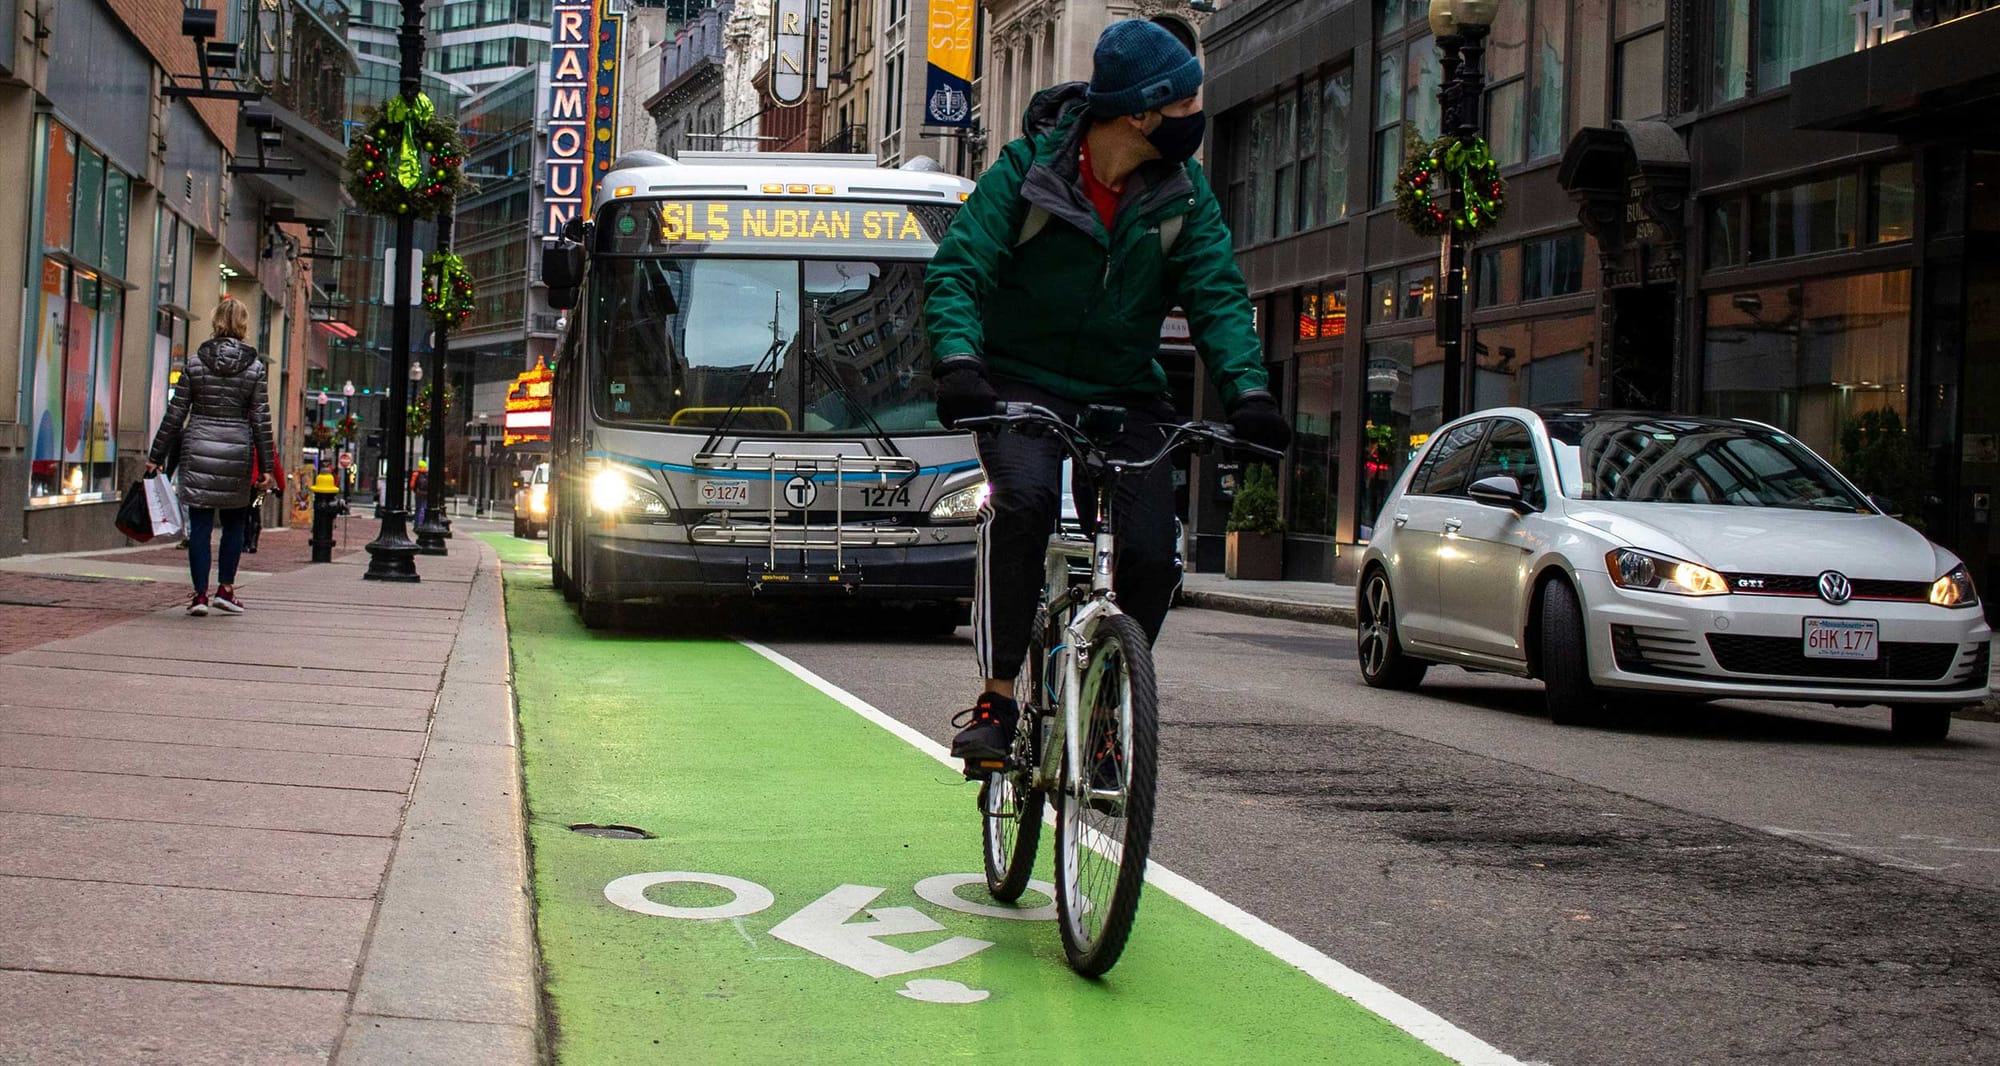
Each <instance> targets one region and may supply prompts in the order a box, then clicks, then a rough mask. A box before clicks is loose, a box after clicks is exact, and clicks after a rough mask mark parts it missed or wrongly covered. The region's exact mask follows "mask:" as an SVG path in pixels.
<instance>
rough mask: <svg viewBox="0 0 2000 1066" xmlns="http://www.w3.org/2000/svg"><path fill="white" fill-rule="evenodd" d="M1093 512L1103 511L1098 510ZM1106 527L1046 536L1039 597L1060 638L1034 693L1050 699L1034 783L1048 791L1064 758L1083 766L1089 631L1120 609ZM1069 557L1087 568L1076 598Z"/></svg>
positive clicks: (1089, 701) (1058, 780)
mask: <svg viewBox="0 0 2000 1066" xmlns="http://www.w3.org/2000/svg"><path fill="white" fill-rule="evenodd" d="M1099 496H1100V504H1102V503H1104V502H1108V501H1107V500H1104V499H1103V498H1104V497H1108V496H1109V493H1106V492H1103V491H1102V490H1101V489H1100V491H1099ZM1098 513H1099V514H1107V513H1108V512H1106V511H1103V510H1100V511H1099V512H1098ZM1109 527H1110V522H1109V521H1108V520H1106V521H1104V522H1103V523H1102V524H1101V526H1100V528H1099V529H1098V531H1097V532H1096V533H1095V534H1094V535H1093V536H1092V537H1091V538H1090V539H1089V540H1084V539H1082V538H1079V537H1065V536H1063V535H1062V534H1059V533H1058V534H1055V535H1053V536H1051V537H1050V538H1049V546H1048V554H1047V555H1046V556H1045V557H1044V562H1043V596H1044V599H1045V602H1046V603H1047V605H1048V608H1047V609H1048V612H1049V618H1050V620H1051V621H1050V629H1051V631H1052V632H1053V633H1055V634H1059V635H1060V636H1061V643H1060V644H1057V645H1055V647H1054V648H1053V649H1051V650H1050V651H1049V652H1046V653H1045V654H1047V655H1048V657H1049V658H1050V659H1051V660H1053V661H1051V662H1047V663H1044V664H1043V665H1042V680H1041V684H1042V686H1043V691H1042V692H1038V693H1036V694H1035V695H1036V697H1037V702H1040V699H1041V698H1042V697H1053V698H1052V699H1050V700H1049V702H1050V704H1051V706H1050V707H1049V708H1048V712H1047V713H1046V714H1045V715H1044V716H1043V717H1044V719H1045V720H1044V722H1043V726H1042V737H1041V749H1040V750H1041V764H1040V765H1039V766H1037V767H1036V768H1035V779H1034V787H1036V788H1039V789H1042V790H1044V791H1047V792H1051V793H1059V792H1060V791H1061V787H1062V784H1063V782H1062V767H1063V764H1064V760H1065V759H1067V760H1068V764H1069V765H1070V766H1082V765H1083V750H1082V743H1083V732H1084V730H1083V725H1084V722H1083V709H1084V708H1085V707H1088V706H1091V705H1093V704H1094V703H1095V702H1096V698H1097V693H1095V692H1084V691H1083V673H1084V667H1085V666H1086V665H1087V664H1088V663H1089V654H1090V636H1091V634H1092V633H1093V632H1094V631H1095V630H1096V628H1097V623H1098V621H1099V620H1100V619H1102V618H1105V617H1107V616H1110V615H1114V614H1120V613H1122V612H1121V611H1119V609H1118V604H1117V602H1116V600H1115V599H1114V593H1113V590H1112V587H1111V571H1112V549H1113V545H1114V544H1115V543H1116V536H1115V535H1114V533H1113V531H1112V530H1111V529H1110V528H1109ZM1073 562H1082V563H1085V564H1087V565H1088V566H1089V567H1090V590H1089V591H1088V592H1087V593H1085V594H1084V595H1083V596H1082V597H1081V598H1080V602H1079V597H1077V596H1076V595H1075V593H1076V586H1073V585H1072V584H1071V582H1070V575H1071V564H1072V563H1073ZM1057 619H1060V622H1058V621H1056V620H1057ZM1051 677H1054V678H1055V679H1057V681H1058V683H1057V684H1056V685H1053V686H1051V685H1050V684H1049V680H1050V678H1051ZM1051 689H1053V691H1051ZM1030 706H1032V704H1031V705H1030ZM1130 728H1131V724H1130V723H1129V722H1122V721H1121V732H1125V731H1128V730H1129V729H1130ZM1119 742H1120V743H1121V744H1128V745H1129V744H1130V743H1131V742H1132V738H1131V737H1130V736H1129V735H1127V736H1120V737H1119ZM1077 780H1078V781H1084V780H1086V778H1085V777H1084V776H1083V775H1081V774H1079V775H1077Z"/></svg>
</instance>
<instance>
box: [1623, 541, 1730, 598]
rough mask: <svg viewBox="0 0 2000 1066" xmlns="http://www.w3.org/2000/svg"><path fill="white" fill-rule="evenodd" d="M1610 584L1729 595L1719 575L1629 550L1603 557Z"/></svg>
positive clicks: (1694, 565) (1683, 593) (1686, 593)
mask: <svg viewBox="0 0 2000 1066" xmlns="http://www.w3.org/2000/svg"><path fill="white" fill-rule="evenodd" d="M1604 567H1605V569H1606V570H1609V571H1610V572H1611V583H1612V584H1614V585H1617V586H1618V587H1619V588H1624V589H1644V590H1646V591H1647V592H1671V593H1673V594H1674V595H1676V596H1721V595H1725V594H1727V593H1728V592H1729V583H1728V582H1726V581H1724V580H1722V575H1721V574H1718V573H1716V572H1715V571H1713V570H1710V569H1709V568H1708V567H1706V566H1703V565H1701V564H1700V563H1690V562H1684V561H1682V560H1680V559H1673V558H1669V557H1667V556H1664V555H1653V554H1650V553H1648V552H1642V551H1638V550H1635V549H1632V548H1619V549H1618V550H1616V551H1613V552H1609V553H1607V554H1606V555H1605V556H1604Z"/></svg>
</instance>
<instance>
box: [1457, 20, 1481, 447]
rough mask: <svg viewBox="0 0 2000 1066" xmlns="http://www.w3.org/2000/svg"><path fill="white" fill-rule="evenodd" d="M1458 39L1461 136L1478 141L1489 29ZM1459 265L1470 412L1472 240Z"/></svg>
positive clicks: (1464, 244) (1463, 386) (1473, 391)
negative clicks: (1468, 305)
mask: <svg viewBox="0 0 2000 1066" xmlns="http://www.w3.org/2000/svg"><path fill="white" fill-rule="evenodd" d="M1458 32H1459V36H1460V37H1462V38H1464V40H1465V45H1464V55H1465V61H1464V62H1463V63H1462V64H1461V65H1460V66H1459V68H1458V83H1459V85H1460V87H1461V95H1460V96H1459V100H1458V135H1459V136H1460V137H1462V138H1472V137H1477V136H1479V134H1480V131H1481V130H1482V129H1484V128H1485V122H1484V121H1482V119H1483V115H1482V114H1481V112H1483V111H1484V110H1485V104H1486V69H1485V68H1484V67H1482V66H1481V65H1480V59H1481V58H1482V57H1484V56H1485V54H1486V35H1487V34H1488V33H1489V32H1490V28H1489V27H1486V26H1466V27H1463V28H1461V29H1460V30H1459V31H1458ZM1456 196H1457V199H1456V201H1455V203H1454V206H1461V205H1463V203H1464V199H1465V189H1464V187H1463V182H1461V183H1460V188H1459V189H1458V191H1457V194H1456ZM1458 244H1459V247H1458V264H1457V267H1456V269H1455V270H1454V271H1453V274H1454V275H1455V280H1456V284H1457V286H1458V296H1457V297H1456V299H1455V300H1454V306H1455V308H1456V309H1455V311H1454V315H1453V317H1454V319H1455V321H1453V323H1452V330H1453V336H1454V339H1455V340H1456V342H1457V344H1458V349H1459V351H1460V352H1461V353H1463V354H1462V358H1461V359H1460V360H1459V363H1460V371H1459V373H1460V375H1461V377H1460V382H1459V396H1460V397H1461V398H1463V400H1464V405H1465V410H1466V411H1470V410H1472V409H1473V408H1474V407H1476V406H1477V405H1478V403H1479V390H1478V388H1477V384H1478V380H1479V348H1478V346H1477V345H1476V344H1474V343H1473V342H1472V340H1471V338H1470V337H1468V336H1467V335H1468V334H1469V333H1470V332H1471V326H1472V315H1471V314H1470V313H1468V312H1467V311H1466V309H1465V299H1466V298H1465V294H1466V291H1467V290H1468V289H1470V288H1471V287H1472V269H1471V267H1472V261H1471V259H1470V258H1469V257H1468V256H1467V255H1466V253H1467V252H1468V251H1470V250H1471V244H1472V241H1471V240H1470V239H1466V240H1461V241H1459V242H1458Z"/></svg>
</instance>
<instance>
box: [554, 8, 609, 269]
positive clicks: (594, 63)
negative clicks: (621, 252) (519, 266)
mask: <svg viewBox="0 0 2000 1066" xmlns="http://www.w3.org/2000/svg"><path fill="white" fill-rule="evenodd" d="M551 15H552V17H553V22H552V24H551V26H550V28H549V124H548V133H549V161H548V171H547V175H546V176H547V185H546V188H545V189H544V192H543V195H542V233H543V235H545V236H549V237H554V236H558V235H560V234H561V233H562V229H563V227H564V226H565V225H567V224H568V223H569V220H570V219H573V218H579V217H581V218H589V217H590V208H591V195H592V193H593V191H594V189H595V187H596V184H597V179H599V178H601V177H603V176H604V175H605V174H606V173H608V172H609V171H610V170H611V156H612V152H613V151H614V150H615V148H616V145H615V143H614V142H615V140H616V138H617V135H618V134H617V131H618V47H619V41H620V39H621V38H622V37H623V36H624V27H625V17H624V16H623V15H620V14H618V13H616V12H615V11H613V10H612V7H611V0H555V4H554V7H553V10H552V11H551Z"/></svg>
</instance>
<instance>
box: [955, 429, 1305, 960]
mask: <svg viewBox="0 0 2000 1066" xmlns="http://www.w3.org/2000/svg"><path fill="white" fill-rule="evenodd" d="M1124 416H1125V411H1124V409H1123V408H1118V407H1107V406H1094V407H1090V408H1087V409H1086V410H1085V411H1084V414H1083V417H1082V418H1081V419H1080V420H1079V421H1080V423H1081V425H1071V424H1070V423H1069V422H1066V421H1064V420H1063V419H1062V418H1060V417H1058V416H1057V415H1056V414H1055V412H1053V411H1050V410H1049V409H1047V408H1045V407H1041V406H1037V405H1035V404H1026V403H1010V404H1006V405H1004V406H1003V407H1002V409H1001V410H1000V411H999V412H996V413H995V414H993V415H985V416H978V417H973V418H963V419H960V420H959V422H958V424H959V425H960V426H961V427H964V428H970V429H976V430H981V431H1000V430H1014V431H1017V432H1049V433H1053V434H1055V436H1056V438H1057V440H1059V441H1061V442H1062V444H1063V446H1064V448H1065V449H1066V450H1067V451H1068V452H1069V454H1070V458H1071V459H1072V460H1073V461H1074V463H1075V468H1076V470H1077V471H1078V472H1079V473H1080V474H1081V477H1082V480H1084V481H1086V482H1087V483H1088V485H1089V487H1090V489H1091V495H1092V496H1093V497H1094V499H1095V501H1096V504H1097V507H1096V510H1095V512H1094V514H1095V516H1096V528H1095V529H1094V530H1085V531H1083V532H1082V533H1081V534H1065V533H1062V532H1057V533H1054V534H1052V535H1051V536H1050V538H1049V547H1048V554H1047V556H1046V561H1045V563H1044V565H1043V574H1044V582H1043V593H1042V601H1041V604H1040V605H1039V607H1038V608H1037V611H1036V616H1035V621H1034V624H1033V626H1032V627H1031V628H1030V630H1029V640H1028V655H1027V658H1026V659H1025V660H1024V661H1023V664H1022V668H1021V673H1022V676H1021V678H1020V680H1019V681H1018V682H1017V684H1016V686H1015V698H1016V701H1017V703H1018V704H1019V706H1020V709H1021V714H1020V717H1019V718H1018V719H1017V725H1016V728H1015V735H1014V745H1013V751H1012V754H1011V756H1010V757H1009V759H1008V760H1007V762H1006V763H1005V764H1004V765H1003V766H1000V767H998V768H996V769H994V770H993V771H992V772H990V773H989V774H987V777H986V780H985V782H984V783H983V784H982V785H981V787H980V796H979V805H980V812H981V815H982V817H981V818H980V823H981V838H982V844H983V846H984V847H983V850H984V852H985V866H986V889H987V891H988V892H989V893H991V894H992V896H993V898H994V899H996V900H999V901H1001V902H1003V903H1011V902H1013V901H1015V900H1018V899H1019V898H1020V897H1021V893H1022V892H1023V891H1024V890H1025V889H1026V888H1027V885H1028V878H1029V873H1030V871H1031V870H1032V869H1033V867H1034V864H1035V854H1036V851H1037V850H1038V848H1039V847H1040V844H1041V832H1042V820H1043V816H1042V805H1043V803H1044V802H1045V801H1046V800H1047V799H1048V797H1049V796H1050V795H1051V794H1053V796H1054V797H1055V807H1056V812H1055V813H1056V817H1055V825H1056V856H1055V896H1056V901H1055V902H1056V918H1057V925H1058V927H1059V928H1060V929H1061V932H1062V943H1063V953H1064V954H1065V955H1066V956H1067V957H1068V959H1069V964H1070V968H1071V969H1073V970H1075V971H1076V972H1077V973H1079V974H1082V975H1083V976H1085V977H1096V976H1099V975H1101V974H1103V973H1104V972H1105V971H1107V970H1109V969H1111V967H1112V966H1113V965H1114V964H1116V963H1117V961H1118V956H1119V955H1120V953H1122V952H1123V951H1124V949H1125V942H1126V940H1127V938H1128V937H1130V935H1131V932H1132V922H1133V919H1134V917H1135V916H1136V915H1137V913H1138V907H1139V892H1140V887H1141V885H1142V884H1143V883H1144V880H1145V874H1146V855H1147V852H1148V851H1149V849H1150V848H1151V845H1152V833H1153V801H1154V786H1155V784H1156V782H1157V780H1158V773H1159V693H1158V689H1157V686H1156V684H1155V681H1154V676H1153V655H1152V646H1151V644H1150V643H1149V642H1148V641H1147V639H1146V634H1145V631H1144V630H1143V629H1141V628H1140V626H1139V624H1138V623H1137V622H1135V621H1133V620H1132V619H1131V618H1129V617H1127V616H1126V615H1125V613H1124V612H1122V611H1121V610H1119V608H1118V601H1117V596H1116V592H1115V590H1114V589H1113V587H1112V572H1113V566H1112V561H1113V559H1114V558H1115V556H1116V553H1117V544H1118V537H1117V530H1116V528H1115V523H1114V521H1113V515H1112V507H1111V501H1112V499H1113V498H1114V495H1115V490H1116V487H1117V484H1118V480H1119V479H1120V478H1122V477H1124V476H1126V475H1132V474H1143V473H1144V472H1145V471H1146V470H1148V469H1150V468H1151V467H1153V466H1155V465H1157V464H1158V463H1160V462H1163V461H1165V460H1166V459H1167V457H1168V456H1170V455H1172V454H1174V453H1175V452H1176V451H1178V450H1180V448H1182V447H1183V446H1193V447H1194V448H1195V449H1196V450H1198V451H1206V450H1208V449H1210V448H1213V447H1218V446H1219V447H1224V448H1232V449H1241V450H1245V451H1250V452H1255V453H1259V454H1263V455H1266V456H1268V457H1272V458H1281V457H1282V456H1283V453H1282V452H1279V451H1275V450H1272V449H1269V448H1264V447H1261V446H1259V445H1254V444H1250V443H1248V442H1246V441H1239V440H1236V439H1235V437H1234V436H1232V435H1231V434H1230V432H1229V427H1227V426H1226V425H1222V424H1219V423H1212V422H1187V423H1183V424H1181V425H1178V426H1175V427H1173V428H1172V429H1171V430H1170V431H1169V432H1168V433H1167V439H1166V442H1165V443H1164V444H1163V445H1162V446H1161V448H1160V450H1159V452H1158V453H1157V454H1155V455H1153V456H1152V457H1151V458H1149V459H1144V460H1116V459H1111V458H1108V457H1107V456H1106V455H1105V454H1104V448H1103V445H1104V443H1108V442H1109V441H1110V440H1111V439H1113V438H1115V437H1116V436H1117V435H1118V434H1119V433H1120V432H1122V431H1123V429H1124V421H1125V417H1124Z"/></svg>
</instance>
